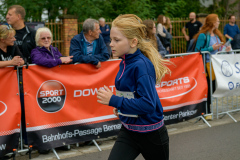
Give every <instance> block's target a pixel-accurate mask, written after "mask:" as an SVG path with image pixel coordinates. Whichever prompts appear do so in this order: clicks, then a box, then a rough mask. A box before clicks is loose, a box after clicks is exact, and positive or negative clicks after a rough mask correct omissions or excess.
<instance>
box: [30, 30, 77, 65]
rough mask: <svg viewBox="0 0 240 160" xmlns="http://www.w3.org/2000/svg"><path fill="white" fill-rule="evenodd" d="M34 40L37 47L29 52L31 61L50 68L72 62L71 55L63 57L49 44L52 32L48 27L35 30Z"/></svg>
mask: <svg viewBox="0 0 240 160" xmlns="http://www.w3.org/2000/svg"><path fill="white" fill-rule="evenodd" d="M35 41H36V45H37V47H36V48H34V49H33V50H32V52H31V59H32V62H33V63H35V64H37V65H41V66H45V67H49V68H51V67H55V66H57V65H60V64H67V63H70V62H72V59H71V58H72V57H73V56H67V57H63V56H62V54H61V53H60V52H59V50H58V49H57V48H56V47H53V46H52V45H51V44H52V32H51V31H50V29H49V28H47V27H43V28H39V29H38V30H37V32H36V37H35Z"/></svg>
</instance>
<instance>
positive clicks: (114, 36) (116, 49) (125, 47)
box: [110, 27, 132, 57]
mask: <svg viewBox="0 0 240 160" xmlns="http://www.w3.org/2000/svg"><path fill="white" fill-rule="evenodd" d="M110 38H111V43H110V47H111V49H112V54H113V56H114V57H122V56H123V55H124V54H128V53H130V52H131V49H132V48H131V46H130V41H129V40H128V39H127V37H125V36H124V35H123V34H122V32H121V31H119V30H118V28H117V27H112V29H111V32H110Z"/></svg>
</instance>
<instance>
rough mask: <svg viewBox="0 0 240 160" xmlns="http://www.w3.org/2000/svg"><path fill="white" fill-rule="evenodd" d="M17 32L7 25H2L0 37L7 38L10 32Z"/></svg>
mask: <svg viewBox="0 0 240 160" xmlns="http://www.w3.org/2000/svg"><path fill="white" fill-rule="evenodd" d="M12 33H13V34H14V35H15V34H16V31H15V30H14V29H13V28H12V27H9V26H7V25H1V26H0V39H7V38H8V37H9V35H10V34H12Z"/></svg>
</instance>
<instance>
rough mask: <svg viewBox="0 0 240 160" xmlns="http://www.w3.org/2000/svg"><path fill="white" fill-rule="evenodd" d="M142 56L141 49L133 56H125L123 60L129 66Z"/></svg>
mask: <svg viewBox="0 0 240 160" xmlns="http://www.w3.org/2000/svg"><path fill="white" fill-rule="evenodd" d="M140 55H142V52H141V51H140V49H137V51H136V52H135V53H133V54H125V55H124V58H123V60H125V62H126V63H127V64H129V63H132V62H134V61H135V60H136V57H138V56H140Z"/></svg>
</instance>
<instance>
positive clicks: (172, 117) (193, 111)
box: [164, 101, 206, 125]
mask: <svg viewBox="0 0 240 160" xmlns="http://www.w3.org/2000/svg"><path fill="white" fill-rule="evenodd" d="M205 104H206V101H203V102H201V103H198V104H192V105H188V106H184V107H181V108H179V109H177V110H174V111H168V112H164V123H165V124H166V125H168V124H173V123H179V122H183V121H186V120H189V119H192V118H195V117H197V116H200V115H201V114H202V113H203V112H204V111H205V109H204V108H205Z"/></svg>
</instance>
